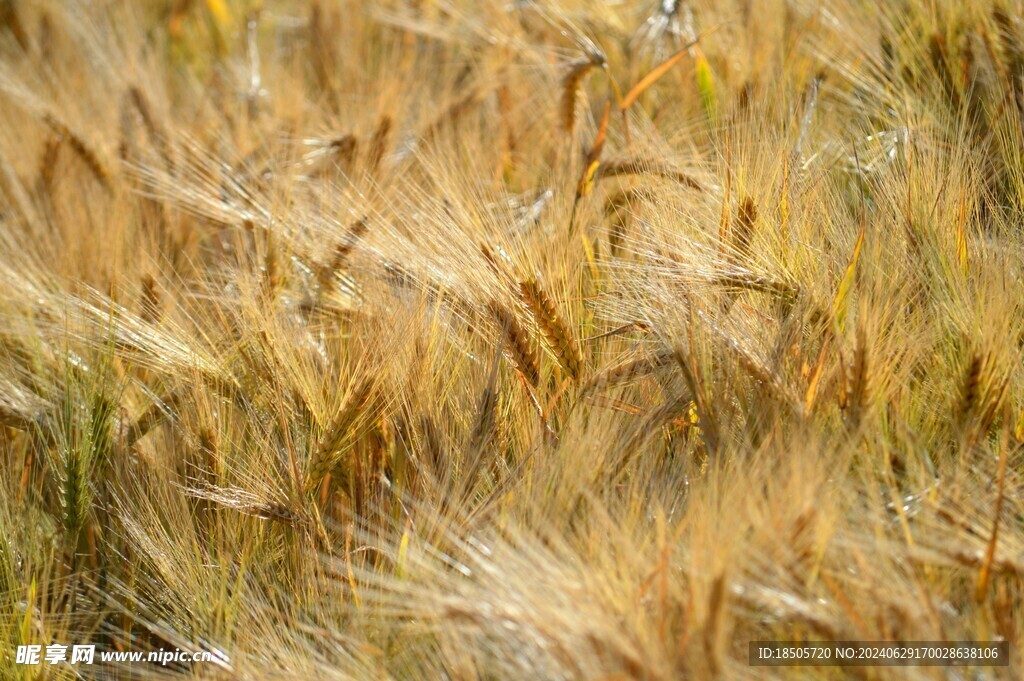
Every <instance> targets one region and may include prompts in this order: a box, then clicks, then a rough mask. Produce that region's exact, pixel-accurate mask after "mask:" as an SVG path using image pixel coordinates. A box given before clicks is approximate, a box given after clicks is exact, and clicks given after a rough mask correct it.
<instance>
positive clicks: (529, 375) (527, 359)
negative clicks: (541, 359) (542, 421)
mask: <svg viewBox="0 0 1024 681" xmlns="http://www.w3.org/2000/svg"><path fill="white" fill-rule="evenodd" d="M490 311H491V314H492V315H494V317H495V319H496V320H497V321H498V325H499V326H500V327H501V328H502V330H503V331H504V333H505V354H506V356H507V357H508V358H509V359H510V360H511V361H512V364H513V365H514V366H515V368H516V369H517V370H518V371H519V373H521V374H522V375H523V378H524V379H526V381H527V382H528V383H529V384H530V385H531V386H533V387H535V388H536V387H537V385H538V384H539V383H540V370H539V369H538V368H537V357H536V355H535V354H534V353H533V349H532V348H531V347H530V341H529V337H528V336H527V334H526V331H525V330H524V329H523V327H522V325H520V324H519V321H518V320H517V319H516V318H515V315H513V314H512V313H511V312H510V311H509V310H508V308H506V307H505V306H503V305H502V304H501V303H498V302H497V301H491V304H490Z"/></svg>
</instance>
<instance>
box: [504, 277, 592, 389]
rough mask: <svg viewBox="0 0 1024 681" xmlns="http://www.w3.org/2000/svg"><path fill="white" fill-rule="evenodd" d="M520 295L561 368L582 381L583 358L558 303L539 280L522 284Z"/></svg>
mask: <svg viewBox="0 0 1024 681" xmlns="http://www.w3.org/2000/svg"><path fill="white" fill-rule="evenodd" d="M519 292H520V295H521V296H522V300H523V302H524V303H525V304H526V307H527V309H529V310H530V314H531V315H532V316H533V321H534V323H535V324H536V325H537V328H538V329H540V331H541V334H542V335H543V336H544V339H545V341H547V345H548V347H549V348H550V349H551V351H552V353H553V354H554V357H555V359H556V360H557V361H558V364H559V366H560V367H561V368H562V369H563V370H565V372H566V373H567V374H568V375H569V377H570V378H572V380H573V381H577V382H578V381H579V380H580V377H581V376H582V373H583V355H582V353H581V352H580V347H579V343H578V342H577V341H576V337H575V334H573V333H572V331H571V330H570V329H569V327H568V326H566V325H565V323H564V322H563V321H562V319H561V318H560V317H559V315H558V310H557V308H556V307H555V304H554V302H553V301H552V300H551V298H549V297H548V295H547V293H545V292H544V290H543V289H541V287H540V286H539V285H538V284H537V282H536V281H535V280H533V279H530V280H527V281H524V282H522V283H521V284H520V285H519Z"/></svg>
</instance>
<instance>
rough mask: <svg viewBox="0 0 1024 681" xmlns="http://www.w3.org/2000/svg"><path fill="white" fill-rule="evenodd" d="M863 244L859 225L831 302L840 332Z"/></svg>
mask: <svg viewBox="0 0 1024 681" xmlns="http://www.w3.org/2000/svg"><path fill="white" fill-rule="evenodd" d="M863 245H864V227H863V226H861V228H860V233H859V234H858V235H857V245H856V246H854V247H853V255H852V256H850V264H849V265H847V266H846V272H845V273H844V274H843V279H842V281H841V282H840V283H839V290H838V291H836V298H835V300H834V301H833V303H832V318H833V319H834V320H835V323H836V328H837V329H838V330H839V331H840V332H841V331H842V330H843V328H844V327H845V326H846V308H847V298H849V296H850V289H852V288H853V280H854V277H855V275H856V273H857V260H859V259H860V250H861V247H862V246H863Z"/></svg>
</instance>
